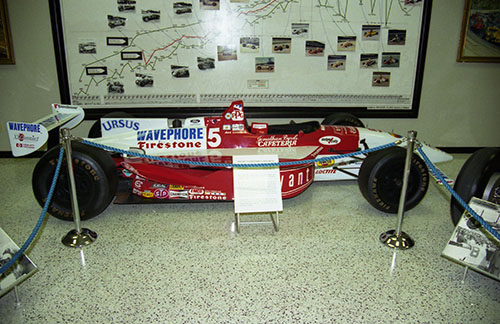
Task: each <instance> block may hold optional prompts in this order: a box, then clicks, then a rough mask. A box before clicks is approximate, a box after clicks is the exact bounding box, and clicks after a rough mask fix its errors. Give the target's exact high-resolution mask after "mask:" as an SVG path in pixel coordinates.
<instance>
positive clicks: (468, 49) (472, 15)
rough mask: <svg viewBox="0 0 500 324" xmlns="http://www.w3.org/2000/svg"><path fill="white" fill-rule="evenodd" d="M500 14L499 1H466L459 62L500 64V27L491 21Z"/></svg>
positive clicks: (458, 56)
mask: <svg viewBox="0 0 500 324" xmlns="http://www.w3.org/2000/svg"><path fill="white" fill-rule="evenodd" d="M499 14H500V2H499V1H496V0H489V1H488V0H486V1H485V0H482V1H478V0H466V1H465V6H464V15H463V19H462V30H461V33H460V43H459V47H458V55H457V62H481V63H500V26H496V25H494V24H493V23H492V21H494V20H492V19H489V17H492V16H493V15H499Z"/></svg>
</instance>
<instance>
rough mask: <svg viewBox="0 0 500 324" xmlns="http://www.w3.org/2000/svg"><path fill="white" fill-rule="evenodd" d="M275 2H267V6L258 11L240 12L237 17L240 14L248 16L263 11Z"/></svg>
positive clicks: (274, 0)
mask: <svg viewBox="0 0 500 324" xmlns="http://www.w3.org/2000/svg"><path fill="white" fill-rule="evenodd" d="M276 1H277V0H273V1H271V2H269V3H268V4H266V5H265V6H264V7H262V8H259V9H255V10H250V11H247V12H240V13H239V14H238V16H239V15H241V14H243V15H248V14H251V13H255V12H258V11H261V10H264V9H266V8H267V7H269V6H270V5H272V4H273V3H274V2H276Z"/></svg>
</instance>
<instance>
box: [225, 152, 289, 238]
mask: <svg viewBox="0 0 500 324" xmlns="http://www.w3.org/2000/svg"><path fill="white" fill-rule="evenodd" d="M277 162H278V156H277V155H235V156H233V163H234V164H247V165H251V164H274V163H277ZM233 185H234V213H235V221H234V225H235V229H236V232H237V233H239V232H240V226H241V225H259V224H271V225H273V229H274V231H276V232H278V231H279V212H280V211H283V200H282V197H281V181H280V172H279V167H278V166H269V167H268V166H265V167H236V168H234V169H233ZM256 213H270V216H271V220H270V221H247V222H242V221H241V220H240V218H241V216H242V214H256Z"/></svg>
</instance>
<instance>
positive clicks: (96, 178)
mask: <svg viewBox="0 0 500 324" xmlns="http://www.w3.org/2000/svg"><path fill="white" fill-rule="evenodd" d="M60 147H61V145H57V146H54V147H53V148H51V149H50V150H48V151H47V152H46V153H45V154H44V155H43V156H42V157H41V158H40V160H39V161H38V163H37V164H36V166H35V169H34V170H33V177H32V186H33V193H34V195H35V198H36V199H37V201H38V203H39V204H40V206H43V205H44V204H45V201H46V199H47V196H48V194H49V190H50V185H51V183H52V178H53V176H54V172H55V169H56V165H57V160H58V157H59V150H60ZM71 147H72V157H73V170H74V176H75V182H76V192H77V197H78V206H79V209H80V219H81V220H87V219H90V218H92V217H95V216H97V215H99V214H100V213H101V212H103V211H104V209H106V207H108V205H109V204H110V203H111V201H112V200H113V198H114V196H115V193H116V188H117V185H118V177H117V174H116V166H115V162H114V161H113V159H112V158H111V156H110V155H109V154H108V153H107V152H105V151H103V150H101V149H98V148H94V147H92V146H88V145H85V144H82V143H79V142H72V145H71ZM47 211H48V213H49V214H51V215H52V216H54V217H56V218H59V219H62V220H67V221H72V220H73V210H72V205H71V196H70V187H69V177H68V169H67V165H66V158H65V157H64V160H63V163H62V165H61V171H60V174H59V178H58V180H57V184H56V187H55V190H54V194H53V196H52V201H51V204H50V206H49V208H48V210H47Z"/></svg>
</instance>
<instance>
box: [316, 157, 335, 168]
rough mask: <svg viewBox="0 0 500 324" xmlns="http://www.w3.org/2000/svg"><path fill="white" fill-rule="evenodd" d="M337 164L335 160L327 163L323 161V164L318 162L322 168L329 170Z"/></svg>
mask: <svg viewBox="0 0 500 324" xmlns="http://www.w3.org/2000/svg"><path fill="white" fill-rule="evenodd" d="M334 164H335V160H334V159H331V160H326V161H321V162H316V165H317V166H318V167H320V168H328V167H330V166H332V165H334Z"/></svg>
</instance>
